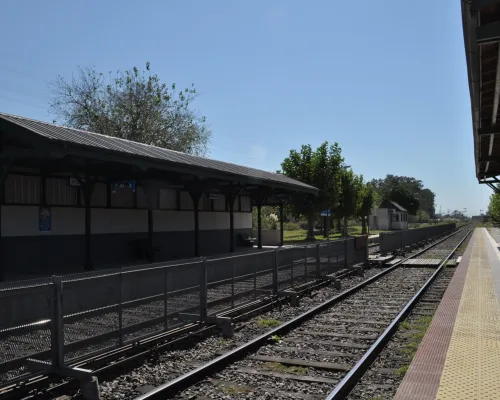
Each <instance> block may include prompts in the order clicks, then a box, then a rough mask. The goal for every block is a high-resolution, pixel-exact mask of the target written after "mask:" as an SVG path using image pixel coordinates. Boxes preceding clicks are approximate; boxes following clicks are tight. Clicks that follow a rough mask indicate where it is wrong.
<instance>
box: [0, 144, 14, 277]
mask: <svg viewBox="0 0 500 400" xmlns="http://www.w3.org/2000/svg"><path fill="white" fill-rule="evenodd" d="M0 147H3V146H2V144H1V143H0ZM13 163H14V159H11V160H9V161H8V163H7V164H3V165H0V199H1V201H0V282H1V281H3V280H5V267H4V265H3V263H2V259H3V252H4V251H5V249H4V246H3V245H2V229H1V226H2V206H3V203H4V200H5V179H6V178H7V174H8V173H9V170H10V168H11V167H12V164H13Z"/></svg>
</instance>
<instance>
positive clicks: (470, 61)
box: [461, 0, 480, 179]
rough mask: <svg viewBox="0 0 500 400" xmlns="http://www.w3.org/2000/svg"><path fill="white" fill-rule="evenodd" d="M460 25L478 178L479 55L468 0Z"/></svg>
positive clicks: (474, 21) (463, 0)
mask: <svg viewBox="0 0 500 400" xmlns="http://www.w3.org/2000/svg"><path fill="white" fill-rule="evenodd" d="M461 6H462V27H463V35H464V45H465V58H466V63H467V77H468V82H469V95H470V102H471V114H472V134H473V140H474V163H475V168H476V178H477V179H480V161H479V147H480V146H479V135H478V131H479V128H480V122H479V107H480V105H479V90H480V87H479V82H480V76H479V65H478V62H479V57H478V45H477V44H476V28H477V16H476V15H475V13H476V12H475V11H473V10H472V7H471V4H470V1H467V0H462V2H461Z"/></svg>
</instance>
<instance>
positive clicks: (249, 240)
mask: <svg viewBox="0 0 500 400" xmlns="http://www.w3.org/2000/svg"><path fill="white" fill-rule="evenodd" d="M238 239H239V241H240V243H241V245H242V246H243V247H253V245H254V243H255V242H256V241H257V238H253V237H251V236H248V235H242V234H239V235H238Z"/></svg>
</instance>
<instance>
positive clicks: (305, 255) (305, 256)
mask: <svg viewBox="0 0 500 400" xmlns="http://www.w3.org/2000/svg"><path fill="white" fill-rule="evenodd" d="M304 278H305V280H306V282H307V279H308V276H307V246H305V247H304Z"/></svg>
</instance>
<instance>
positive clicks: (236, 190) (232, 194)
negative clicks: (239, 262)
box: [222, 185, 243, 253]
mask: <svg viewBox="0 0 500 400" xmlns="http://www.w3.org/2000/svg"><path fill="white" fill-rule="evenodd" d="M242 190H243V188H242V187H241V186H239V185H237V186H229V187H227V188H226V189H224V190H222V191H223V193H224V196H225V197H226V211H229V251H230V252H231V253H234V252H235V251H236V246H235V243H234V242H235V240H234V208H235V206H236V205H237V204H236V201H238V199H239V195H240V193H241V191H242Z"/></svg>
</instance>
